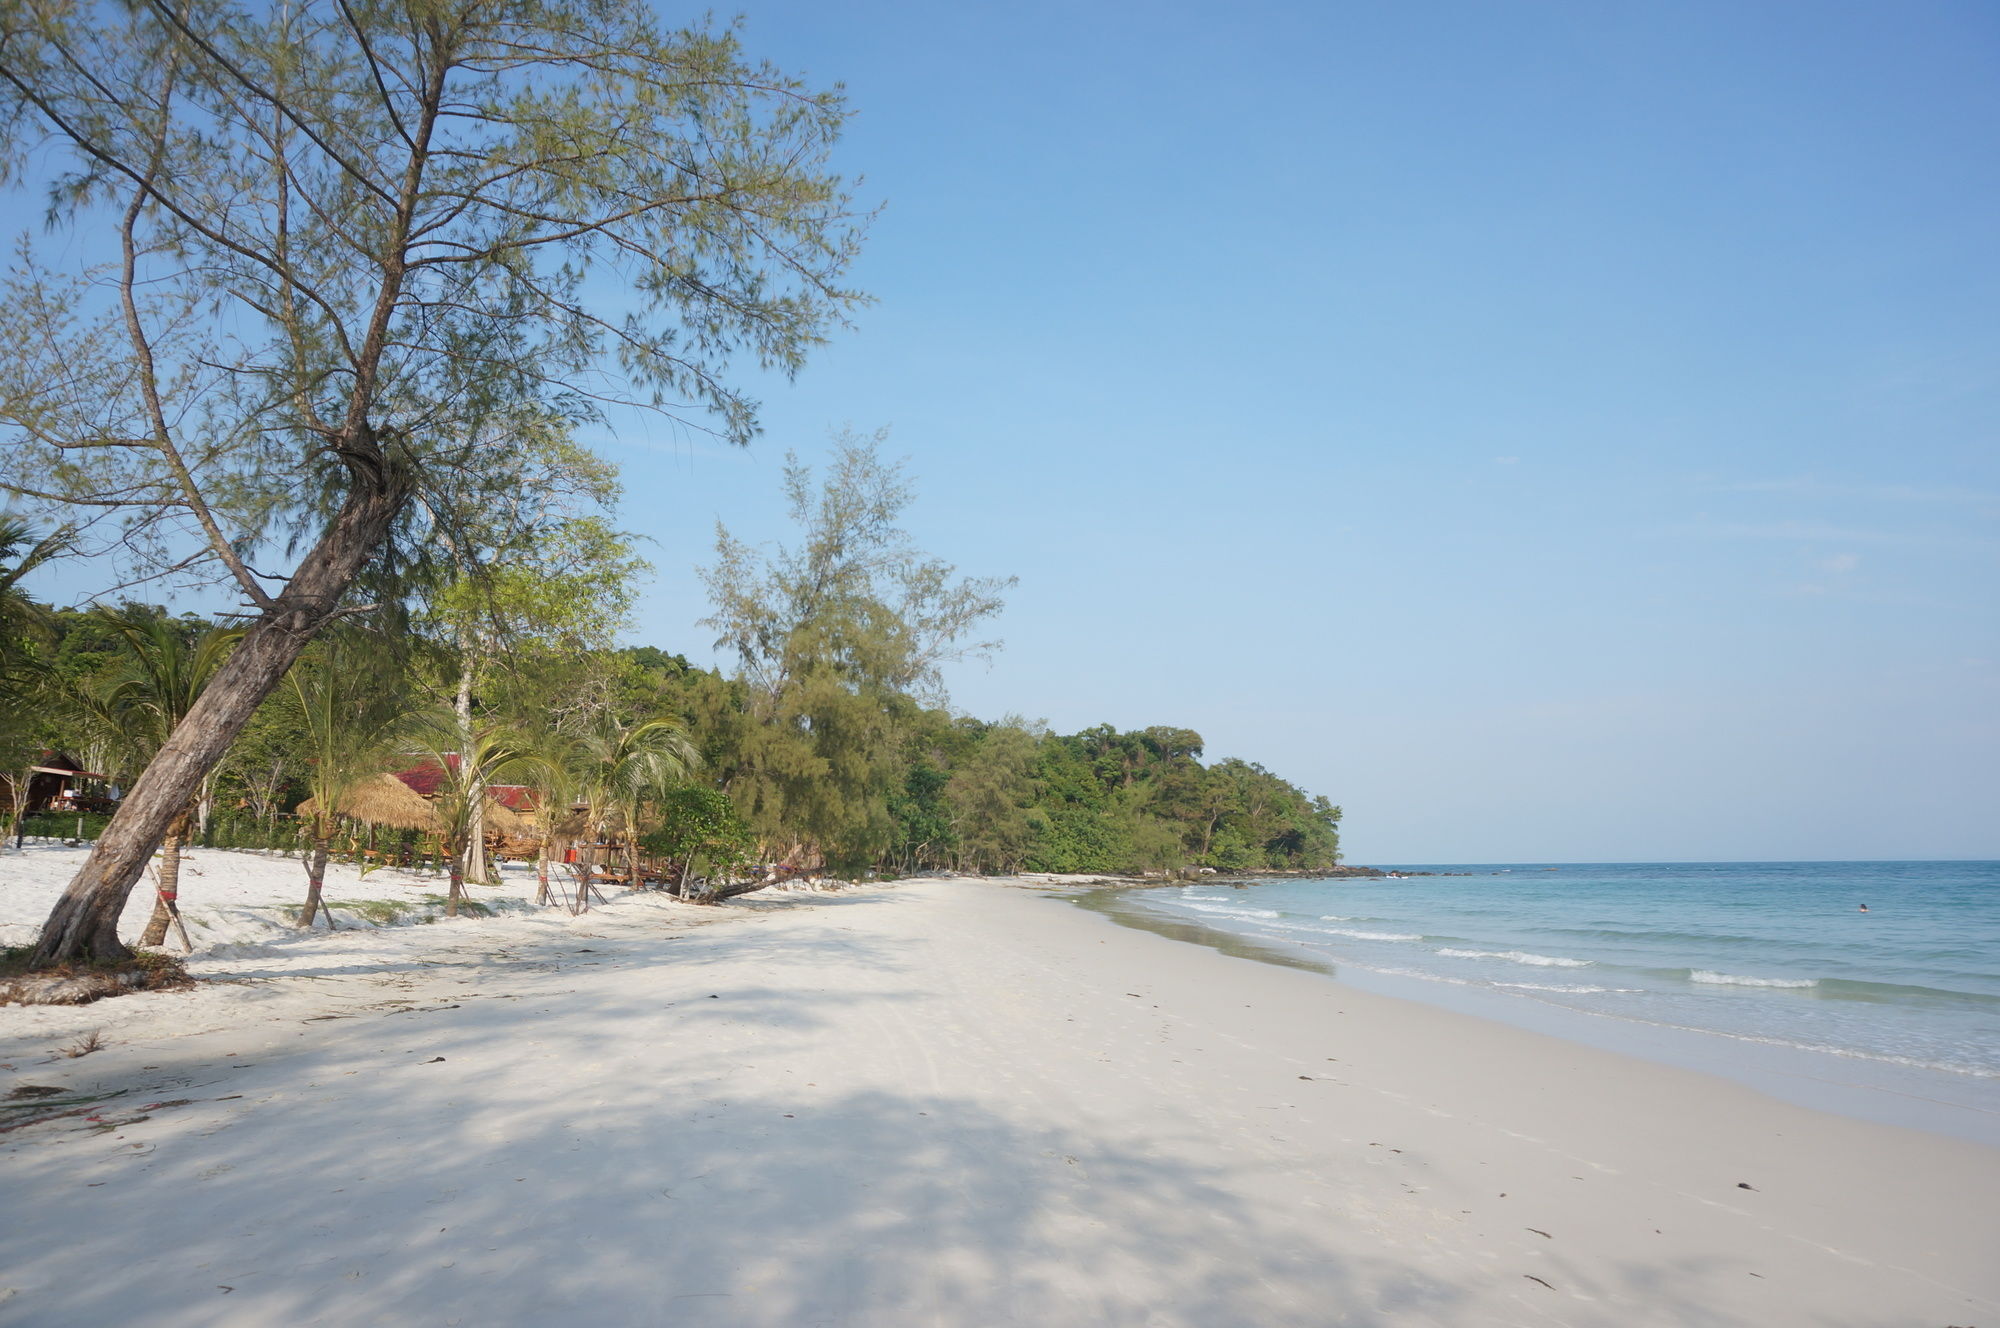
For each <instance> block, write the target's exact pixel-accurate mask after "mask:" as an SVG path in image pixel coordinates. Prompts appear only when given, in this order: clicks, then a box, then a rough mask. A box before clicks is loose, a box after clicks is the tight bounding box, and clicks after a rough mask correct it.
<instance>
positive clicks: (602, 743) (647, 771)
mask: <svg viewBox="0 0 2000 1328" xmlns="http://www.w3.org/2000/svg"><path fill="white" fill-rule="evenodd" d="M575 759H576V760H577V761H578V762H579V763H580V768H579V769H578V776H579V778H578V783H579V785H580V788H581V791H582V794H583V802H584V805H585V809H586V811H585V817H586V821H585V823H586V825H587V826H588V827H589V829H590V830H591V831H592V832H593V833H594V834H595V835H596V836H597V837H600V838H615V839H622V840H623V841H624V849H625V869H626V878H625V879H626V883H627V884H628V885H634V886H636V885H638V884H639V812H640V809H641V808H642V807H643V806H644V805H645V803H646V802H647V800H648V799H651V798H654V797H657V796H658V795H660V794H662V793H665V792H666V790H668V789H669V788H672V787H673V786H674V785H675V784H677V783H679V782H680V781H681V780H683V779H686V778H687V775H688V771H689V770H690V769H691V768H693V766H694V764H695V762H696V761H697V760H698V759H699V757H698V754H697V753H696V751H695V748H694V744H693V743H691V742H689V741H688V737H687V730H686V729H685V728H683V727H682V726H681V724H680V722H679V721H678V720H673V719H649V720H644V721H642V722H640V723H638V724H632V725H625V724H620V723H618V722H617V721H615V720H612V719H609V718H608V717H607V718H605V719H603V720H600V721H599V722H598V723H597V724H596V725H595V726H594V727H593V728H591V729H590V730H588V731H587V732H585V733H584V734H582V735H581V736H580V737H579V738H578V739H577V743H576V751H575Z"/></svg>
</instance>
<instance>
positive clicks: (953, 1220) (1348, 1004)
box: [0, 882, 2000, 1328]
mask: <svg viewBox="0 0 2000 1328" xmlns="http://www.w3.org/2000/svg"><path fill="white" fill-rule="evenodd" d="M633 902H634V904H635V905H636V906H634V907H629V908H624V907H621V908H617V909H613V910H609V911H607V912H605V913H601V914H597V915H593V917H591V918H587V919H583V920H580V922H579V923H577V924H571V925H563V926H551V925H541V924H537V923H535V922H531V921H526V920H515V919H503V920H496V921H492V922H487V923H480V924H466V925H461V926H458V927H452V928H443V927H440V928H426V929H421V930H422V931H423V932H425V933H428V935H427V936H426V938H425V939H426V941H427V942H428V943H429V944H430V945H431V946H432V948H431V949H429V950H427V951H424V952H423V959H424V961H425V962H422V963H417V962H414V961H413V960H411V959H409V958H398V959H397V960H396V961H395V962H377V963H371V962H368V960H367V958H366V956H365V954H362V951H363V950H365V947H367V946H369V945H372V944H379V945H382V946H391V945H400V946H404V947H407V946H408V944H409V943H410V941H409V938H407V937H399V938H388V939H381V940H379V941H378V940H371V939H370V938H366V937H357V938H353V939H352V940H350V941H347V942H343V943H342V944H343V945H346V946H348V947H349V950H348V951H346V952H336V951H335V950H334V949H331V948H330V949H329V951H328V955H329V958H330V960H334V961H335V962H329V963H327V964H326V965H324V968H325V969H326V971H324V972H319V973H316V974H312V975H310V976H291V977H285V978H279V979H271V980H266V981H260V982H258V983H256V984H255V985H252V986H247V987H220V988H209V989H206V990H202V991H198V992H195V993H190V994H187V995H184V996H165V997H150V998H137V999H132V1000H126V1001H120V1002H116V1003H115V1006H112V1005H107V1006H100V1007H93V1008H92V1009H86V1010H81V1011H62V1012H34V1016H33V1018H34V1022H33V1024H32V1025H31V1026H27V1027H25V1028H23V1024H22V1021H21V1019H20V1017H19V1016H20V1013H21V1012H6V1013H0V1035H4V1034H6V1033H7V1032H9V1031H10V1030H22V1031H23V1037H24V1039H25V1040H19V1041H8V1042H0V1049H4V1053H5V1054H4V1060H5V1061H6V1062H7V1063H8V1064H11V1065H13V1066H14V1067H15V1068H14V1069H13V1070H12V1071H0V1088H5V1087H7V1086H8V1085H11V1084H16V1083H19V1082H33V1083H45V1084H51V1085H67V1086H74V1087H79V1088H87V1087H89V1086H91V1085H99V1086H101V1087H102V1088H105V1089H125V1090H129V1091H128V1092H127V1094H126V1095H125V1096H122V1097H120V1098H119V1099H117V1101H116V1102H115V1103H113V1104H110V1106H109V1112H108V1114H107V1115H106V1121H107V1122H110V1123H113V1125H114V1128H111V1129H109V1130H106V1131H103V1132H101V1133H93V1132H89V1131H85V1130H80V1129H77V1128H73V1126H74V1125H76V1124H78V1123H80V1122H77V1121H74V1120H72V1121H71V1122H68V1123H53V1124H50V1125H44V1126H36V1127H32V1128H30V1129H28V1130H23V1131H19V1132H16V1133H14V1134H9V1135H0V1186H4V1191H5V1194H6V1196H7V1204H6V1209H7V1212H8V1220H7V1229H6V1232H5V1235H4V1244H0V1288H7V1289H9V1290H8V1291H0V1296H4V1297H5V1298H4V1299H0V1322H9V1323H22V1324H35V1325H50V1326H55V1325H70V1324H75V1325H101V1324H106V1323H112V1322H118V1321H122V1320H132V1321H139V1322H145V1323H147V1324H152V1325H197V1324H199V1325H211V1324H213V1325H260V1326H261V1325H271V1324H288V1325H289V1324H330V1325H331V1324H337V1325H346V1324H378V1323H379V1324H399V1325H402V1324H408V1325H429V1324H466V1325H472V1324H481V1325H496V1324H497V1325H512V1324H521V1325H529V1324H550V1323H570V1322H595V1323H602V1324H609V1325H626V1324H655V1323H658V1324H673V1325H677V1326H678V1325H694V1326H699V1325H812V1324H838V1325H856V1326H859V1325H871V1326H872V1325H904V1324H911V1325H915V1324H926V1325H965V1326H966V1328H971V1326H973V1325H990V1324H1038V1325H1051V1324H1053V1325H1070V1324H1075V1325H1086V1324H1161V1325H1167V1324H1174V1325H1182V1324H1184V1325H1190V1326H1194V1325H1199V1326H1201V1328H1223V1326H1226V1325H1237V1324H1241V1325H1271V1324H1302V1325H1303V1324H1336V1323H1355V1324H1370V1323H1385V1324H1454V1325H1458V1324H1462V1325H1503V1324H1523V1325H1551V1324H1569V1325H1586V1324H1588V1325H1599V1324H1601V1325H1619V1326H1620V1328H1628V1326H1630V1325H1645V1324H1662V1325H1666V1324H1673V1325H1687V1324H1703V1325H1706V1324H1715V1325H1736V1324H1742V1325H1752V1324H1755V1325H1759V1326H1760V1328H1768V1326H1769V1325H1820V1324H1824V1325H1857V1326H1858V1325H1884V1326H1885V1328H1886V1326H1887V1325H1934V1326H1935V1328H1944V1325H1947V1324H1981V1323H1992V1322H1994V1320H1995V1318H1996V1305H1995V1301H1996V1299H2000V1272H1996V1265H2000V1261H1996V1260H1994V1259H1992V1258H1991V1257H1990V1256H1991V1255H1992V1253H1993V1247H1994V1239H1993V1234H1992V1233H1993V1232H1994V1231H1995V1230H1996V1229H2000V1224H1996V1221H1995V1218H1996V1216H2000V1213H1997V1212H1996V1208H2000V1202H1996V1199H1995V1196H1996V1194H2000V1154H1997V1153H1995V1152H1994V1151H1993V1150H1988V1149H1983V1148H1980V1147H1978V1146H1976V1145H1973V1144H1968V1143H1961V1142H1959V1141H1955V1140H1948V1139H1943V1138H1935V1137H1932V1136H1929V1135H1923V1134H1918V1133H1914V1132H1908V1131H1899V1130H1895V1129H1891V1128H1889V1127H1884V1126H1877V1125H1869V1124H1863V1123H1860V1122H1854V1121H1848V1120H1844V1119H1840V1118H1836V1117H1831V1116H1823V1115H1819V1114H1816V1113H1812V1112H1808V1111H1804V1110H1800V1109H1796V1108H1792V1107H1789V1106H1786V1105H1784V1104H1781V1103H1777V1102H1774V1101H1771V1100H1769V1099H1765V1098H1763V1097H1760V1096H1759V1095H1757V1094H1755V1093H1752V1092H1750V1091H1749V1090H1747V1089H1740V1088H1737V1087H1736V1086H1734V1085H1731V1084H1728V1083H1724V1082H1722V1081H1718V1080H1712V1079H1708V1078H1706V1077H1703V1076H1699V1075H1694V1074H1689V1073H1685V1072H1681V1071H1678V1070H1672V1069H1668V1068H1664V1067H1658V1066H1653V1065H1649V1064H1645V1063H1642V1062H1637V1061H1630V1060H1626V1059H1623V1058H1620V1057H1617V1056H1612V1055H1609V1054H1607V1053H1603V1052H1599V1051H1594V1050H1590V1049H1586V1048H1580V1047H1574V1046H1571V1045H1569V1044H1565V1043H1560V1042H1556V1041H1553V1040H1549V1039H1545V1038H1540V1037H1538V1036H1536V1035H1534V1034H1530V1033H1524V1032H1520V1031H1517V1030H1513V1029H1508V1028H1504V1027H1501V1026H1498V1025H1493V1024H1488V1023H1484V1022H1482V1021H1478V1020H1473V1019H1469V1018H1466V1017H1464V1016H1460V1015H1456V1014H1452V1013H1449V1012H1445V1011H1438V1010H1432V1009H1429V1008H1426V1007H1421V1006H1415V1005H1408V1004H1404V1003H1400V1002H1396V1001H1391V1000H1386V999H1383V998H1379V997H1371V996H1368V995H1366V994H1364V993H1359V992H1355V991H1353V990H1351V989H1349V988H1345V987H1342V986H1340V985H1339V984H1337V983H1333V982H1330V981H1328V980H1327V979H1325V978H1323V977H1320V976H1317V975H1314V974H1309V973H1300V972H1294V971H1291V970H1285V969H1280V968H1273V967H1269V966H1265V965H1260V964H1255V963H1251V962H1248V961H1244V960H1238V959H1231V958H1227V957H1224V956H1221V955H1217V954H1213V953H1211V952H1208V951H1206V950H1203V949H1200V948H1198V947H1194V946H1188V945H1182V944H1179V943H1176V942H1172V941H1167V940H1164V939H1161V938H1158V937H1154V936H1150V935H1146V934H1143V933H1139V932H1135V931H1131V930H1127V929H1123V928H1119V927H1117V926H1115V925H1113V924H1111V923H1109V922H1107V921H1106V920H1104V919H1102V918H1100V917H1097V916H1095V915H1092V914H1087V913H1084V912H1082V911H1080V910H1076V909H1073V908H1071V907H1069V906H1068V905H1066V904H1063V903H1059V902H1054V901H1050V900H1047V899H1044V898H1042V897H1040V896H1039V894H1038V893H1036V892H1033V891H1027V890H1019V889H1009V888H1005V887H1002V886H998V885H991V884H974V883H964V882H953V883H936V884H922V885H913V886H904V887H899V888H896V889H892V890H877V891H869V892H864V893H857V894H851V895H840V896H831V897H820V898H818V899H815V900H813V901H811V902H810V903H808V902H807V901H804V900H801V901H799V903H798V905H793V904H790V903H781V904H779V905H778V906H776V907H773V908H771V909H769V910H767V911H763V912H760V913H759V914H757V915H756V916H755V917H753V918H750V919H749V920H747V921H741V922H738V923H735V924H732V925H725V926H713V927H703V928H700V929H698V930H685V929H683V930H675V931H663V928H664V927H666V926H669V925H674V920H675V919H681V918H685V917H687V916H688V915H689V914H690V913H691V912H692V911H691V910H687V909H684V908H671V907H667V906H663V905H662V906H652V905H648V904H645V903H642V902H641V901H633ZM703 916H707V917H713V916H715V914H714V913H713V912H704V914H703ZM341 953H346V955H347V957H346V958H344V959H343V958H340V954H341ZM406 953H407V951H406V950H398V951H396V954H397V955H399V956H402V955H405V954H406ZM357 955H359V956H360V957H356V956H357ZM390 999H398V1000H404V1001H408V1002H411V1003H412V1007H411V1009H410V1011H409V1012H407V1013H391V1012H388V1011H386V1010H384V1009H383V1008H381V1007H382V1005H383V1002H384V1001H386V1000H390ZM116 1007H123V1008H122V1009H116ZM114 1009H115V1010H116V1012H115V1015H114V1013H113V1012H114ZM93 1010H94V1011H95V1013H93ZM327 1013H337V1014H340V1015H341V1016H342V1017H340V1018H335V1019H324V1018H319V1019H313V1018H312V1017H311V1016H313V1015H321V1014H327ZM173 1023H182V1024H185V1025H186V1026H188V1027H192V1028H198V1029H204V1030H207V1031H202V1032H199V1033H193V1034H189V1035H185V1036H169V1035H167V1032H166V1030H167V1029H168V1028H169V1027H170V1026H171V1025H172V1024H173ZM100 1024H104V1025H108V1027H107V1032H106V1035H107V1037H109V1038H110V1039H111V1040H112V1043H113V1045H112V1046H111V1047H110V1048H109V1049H107V1050H106V1051H103V1052H99V1053H97V1054H95V1055H92V1056H89V1057H86V1058H83V1059H81V1060H57V1061H54V1062H47V1061H44V1060H42V1059H41V1058H42V1057H44V1056H45V1055H46V1048H47V1047H48V1046H49V1045H51V1043H52V1042H53V1041H54V1040H59V1039H60V1037H61V1036H62V1035H63V1034H65V1033H66V1032H67V1031H70V1030H72V1029H74V1028H83V1027H90V1026H95V1025H100ZM438 1057H442V1058H443V1059H442V1060H438V1059H436V1058H438ZM142 1066H143V1067H151V1068H141V1067H142ZM176 1098H187V1099H192V1101H191V1103H190V1105H187V1106H183V1107H170V1108H163V1109H160V1110H158V1111H156V1112H153V1113H151V1114H150V1115H148V1116H147V1117H146V1118H145V1119H144V1120H143V1121H140V1122H135V1123H132V1124H128V1125H123V1126H118V1125H116V1122H118V1121H121V1120H126V1119H129V1118H130V1116H131V1115H132V1113H131V1112H130V1111H129V1108H130V1107H131V1106H137V1105H143V1104H145V1103H148V1102H152V1101H158V1100H163V1099H166V1100H171V1099H176ZM1739 1181H1740V1182H1747V1183H1749V1184H1752V1185H1754V1186H1755V1187H1756V1188H1755V1189H1753V1190H1744V1189H1740V1188H1738V1182H1739ZM1503 1195H1504V1196H1505V1197H1502V1196H1503ZM1544 1233H1546V1234H1544Z"/></svg>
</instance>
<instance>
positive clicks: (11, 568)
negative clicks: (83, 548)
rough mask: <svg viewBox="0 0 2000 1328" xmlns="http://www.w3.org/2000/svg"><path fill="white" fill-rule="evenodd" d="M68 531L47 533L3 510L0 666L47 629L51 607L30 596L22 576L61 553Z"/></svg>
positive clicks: (0, 516)
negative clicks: (47, 607)
mask: <svg viewBox="0 0 2000 1328" xmlns="http://www.w3.org/2000/svg"><path fill="white" fill-rule="evenodd" d="M69 534H70V532H69V530H68V528H67V527H65V528H64V529H62V530H58V531H56V532H55V533H54V534H49V535H44V534H41V533H40V532H38V531H36V530H35V529H34V528H33V527H31V526H30V525H29V524H28V523H27V522H25V521H23V520H22V519H21V518H20V517H18V516H15V515H13V514H12V513H11V512H0V667H5V666H6V665H8V664H9V663H11V662H13V661H14V660H16V659H17V658H18V656H19V653H20V651H21V650H22V648H23V647H24V646H25V645H26V644H27V642H28V641H29V640H31V639H32V638H34V637H35V636H38V635H40V634H41V633H43V632H45V631H46V630H47V629H48V624H49V611H48V609H46V608H45V607H43V606H42V605H40V604H37V603H36V602H35V601H34V600H32V599H30V598H28V595H27V592H26V591H24V590H22V589H21V578H22V577H24V576H26V575H27V574H28V573H30V572H32V571H34V570H35V569H36V568H37V567H40V566H41V565H42V564H43V563H45V562H47V561H48V560H49V559H51V558H53V557H55V556H56V554H57V553H59V552H61V550H62V548H63V545H64V544H65V543H66V542H67V540H68V538H69Z"/></svg>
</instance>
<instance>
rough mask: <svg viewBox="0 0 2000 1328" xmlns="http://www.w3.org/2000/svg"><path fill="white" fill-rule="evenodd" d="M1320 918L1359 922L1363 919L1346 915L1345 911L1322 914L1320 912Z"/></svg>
mask: <svg viewBox="0 0 2000 1328" xmlns="http://www.w3.org/2000/svg"><path fill="white" fill-rule="evenodd" d="M1319 920H1320V921H1321V922H1359V921H1361V919H1360V918H1350V917H1348V916H1347V915H1345V914H1343V913H1322V914H1320V915H1319Z"/></svg>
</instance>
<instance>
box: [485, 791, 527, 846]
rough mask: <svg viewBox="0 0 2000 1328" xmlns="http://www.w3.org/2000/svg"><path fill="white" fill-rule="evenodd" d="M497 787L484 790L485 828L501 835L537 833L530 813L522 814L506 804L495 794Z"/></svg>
mask: <svg viewBox="0 0 2000 1328" xmlns="http://www.w3.org/2000/svg"><path fill="white" fill-rule="evenodd" d="M497 793H498V790H497V789H487V790H486V828H487V829H488V830H489V831H497V832H498V833H500V834H503V835H521V836H528V835H533V834H536V833H539V831H538V828H537V827H536V825H535V818H534V817H533V816H532V815H527V816H524V815H522V814H521V813H520V812H517V811H515V810H514V809H513V808H512V807H510V806H508V805H507V803H506V800H505V799H503V798H500V797H497V796H495V795H496V794H497Z"/></svg>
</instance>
